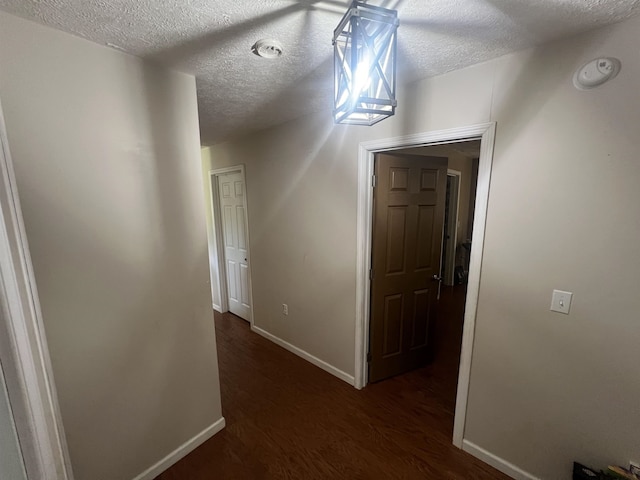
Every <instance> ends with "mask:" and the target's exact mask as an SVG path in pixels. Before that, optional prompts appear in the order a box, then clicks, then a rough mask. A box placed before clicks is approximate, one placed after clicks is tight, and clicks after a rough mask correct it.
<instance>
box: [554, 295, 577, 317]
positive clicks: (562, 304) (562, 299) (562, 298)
mask: <svg viewBox="0 0 640 480" xmlns="http://www.w3.org/2000/svg"><path fill="white" fill-rule="evenodd" d="M572 298H573V293H572V292H565V291H564V290H554V291H553V295H552V296H551V311H552V312H558V313H564V314H565V315H569V310H570V308H571V299H572Z"/></svg>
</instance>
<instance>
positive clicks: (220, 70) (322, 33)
mask: <svg viewBox="0 0 640 480" xmlns="http://www.w3.org/2000/svg"><path fill="white" fill-rule="evenodd" d="M349 3H350V2H349V1H348V0H215V1H214V0H0V9H1V10H5V11H7V12H9V13H13V14H15V15H18V16H21V17H24V18H27V19H31V20H35V21H37V22H39V23H43V24H45V25H49V26H51V27H54V28H57V29H60V30H64V31H66V32H69V33H72V34H75V35H78V36H80V37H84V38H86V39H89V40H92V41H94V42H97V43H100V44H103V45H110V46H116V47H117V48H120V49H123V50H125V51H127V52H129V53H132V54H134V55H138V56H140V57H145V58H149V59H153V60H156V61H159V62H161V63H163V64H165V65H168V66H170V67H172V68H174V69H178V70H181V71H185V72H189V73H192V74H195V76H196V77H197V82H198V101H199V109H200V121H201V130H202V142H203V144H212V143H215V142H218V141H220V140H222V139H224V138H227V137H229V136H230V135H234V134H238V133H245V132H247V131H251V130H256V129H260V128H264V127H267V126H270V125H275V124H278V123H282V122H284V121H287V120H291V119H293V118H296V117H298V116H301V115H304V114H306V113H310V112H312V111H319V110H326V111H327V114H329V112H330V111H331V109H332V100H333V92H332V88H333V80H332V74H333V63H332V52H333V51H332V46H331V38H332V35H333V29H334V28H335V26H336V25H337V23H338V21H339V20H340V18H341V17H342V15H343V14H344V12H345V11H346V9H347V6H348V4H349ZM369 3H370V4H373V5H381V6H384V7H387V8H395V9H397V10H398V12H399V17H400V27H399V30H398V51H399V67H398V68H399V69H398V82H399V83H400V84H402V83H406V82H408V81H411V80H415V79H417V78H422V77H427V76H433V75H438V74H441V73H444V72H447V71H450V70H454V69H458V68H462V67H465V66H468V65H472V64H474V63H478V62H481V61H484V60H488V59H490V58H494V57H498V56H500V55H503V54H505V53H508V52H511V51H515V50H520V49H522V48H526V47H528V46H532V45H535V44H539V43H543V42H545V41H548V40H551V39H554V38H559V37H563V36H568V35H571V34H574V33H578V32H581V31H585V30H588V29H592V28H595V27H598V26H601V25H606V24H610V23H615V22H618V21H620V20H623V19H625V18H628V17H630V16H633V15H635V14H638V13H640V0H530V1H528V0H379V1H376V0H371V1H370V2H369ZM262 38H276V39H278V40H279V41H280V42H281V43H282V44H283V46H284V55H283V56H282V57H281V58H280V59H277V60H267V59H264V58H260V57H257V56H256V55H254V54H253V53H251V46H252V45H253V44H254V43H255V42H256V41H257V40H259V39H262ZM398 108H399V109H400V108H402V105H399V107H398Z"/></svg>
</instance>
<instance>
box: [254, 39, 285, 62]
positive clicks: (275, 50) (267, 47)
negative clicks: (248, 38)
mask: <svg viewBox="0 0 640 480" xmlns="http://www.w3.org/2000/svg"><path fill="white" fill-rule="evenodd" d="M251 51H252V52H253V53H255V54H256V55H258V56H259V57H264V58H278V57H280V56H282V44H281V43H280V42H279V41H277V40H274V39H273V38H265V39H262V40H258V41H257V42H256V43H255V44H254V45H253V47H251Z"/></svg>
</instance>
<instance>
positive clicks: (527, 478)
mask: <svg viewBox="0 0 640 480" xmlns="http://www.w3.org/2000/svg"><path fill="white" fill-rule="evenodd" d="M462 450H464V451H465V452H467V453H470V454H471V455H473V456H474V457H476V458H478V459H480V460H482V461H483V462H484V463H487V464H489V465H491V466H492V467H493V468H495V469H496V470H500V471H501V472H502V473H504V474H506V475H509V476H510V477H512V478H515V479H516V480H540V479H539V478H538V477H536V476H534V475H531V474H530V473H528V472H525V471H524V470H522V469H521V468H518V467H516V466H515V465H514V464H513V463H509V462H507V461H506V460H504V459H503V458H500V457H498V456H496V455H494V454H493V453H491V452H488V451H487V450H485V449H484V448H481V447H479V446H478V445H476V444H475V443H471V442H470V441H469V440H463V441H462Z"/></svg>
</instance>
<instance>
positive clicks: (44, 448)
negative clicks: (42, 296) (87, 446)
mask: <svg viewBox="0 0 640 480" xmlns="http://www.w3.org/2000/svg"><path fill="white" fill-rule="evenodd" d="M0 361H1V362H2V367H3V370H4V374H5V380H6V383H7V390H8V392H9V400H10V403H11V409H12V411H13V415H14V421H15V425H16V430H17V433H18V438H19V441H20V447H21V450H22V456H23V460H24V464H25V468H26V472H27V478H28V479H29V480H72V479H73V473H72V471H71V463H70V461H69V454H68V450H67V444H66V438H65V435H64V429H63V426H62V418H61V416H60V409H59V406H58V397H57V394H56V389H55V385H54V381H53V375H52V373H51V371H52V369H51V360H50V357H49V350H48V347H47V339H46V336H45V331H44V325H43V323H42V312H41V310H40V301H39V299H38V292H37V289H36V283H35V277H34V273H33V266H32V264H31V255H30V253H29V245H28V243H27V237H26V233H25V228H24V223H23V219H22V210H21V207H20V199H19V198H18V191H17V186H16V180H15V174H14V171H13V164H12V161H11V154H10V152H9V142H8V138H7V135H6V128H5V124H4V118H3V115H2V106H1V105H0Z"/></svg>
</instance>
